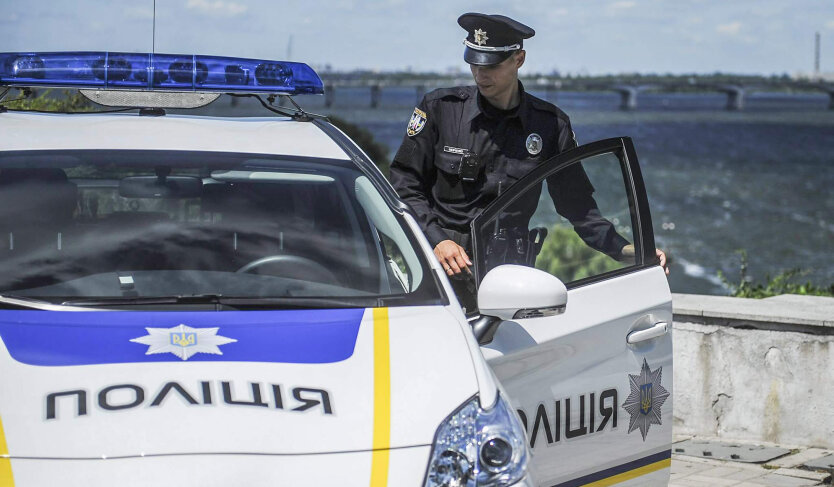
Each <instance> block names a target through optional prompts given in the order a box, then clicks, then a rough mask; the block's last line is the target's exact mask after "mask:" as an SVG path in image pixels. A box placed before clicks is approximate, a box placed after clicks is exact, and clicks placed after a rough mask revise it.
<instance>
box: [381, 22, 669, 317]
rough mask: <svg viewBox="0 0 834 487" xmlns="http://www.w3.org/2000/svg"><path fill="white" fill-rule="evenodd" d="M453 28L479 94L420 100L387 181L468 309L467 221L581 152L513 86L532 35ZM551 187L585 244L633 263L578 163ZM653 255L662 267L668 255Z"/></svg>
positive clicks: (563, 124)
mask: <svg viewBox="0 0 834 487" xmlns="http://www.w3.org/2000/svg"><path fill="white" fill-rule="evenodd" d="M458 24H460V26H461V27H463V28H464V29H465V30H466V32H467V37H466V39H465V40H464V44H465V45H466V48H465V50H464V54H463V58H464V60H465V61H466V62H467V63H469V65H470V69H471V71H472V76H473V77H474V79H475V84H476V86H463V87H455V88H444V89H439V90H435V91H433V92H431V93H428V94H427V95H426V96H425V97H424V98H423V100H422V101H421V102H420V104H419V105H418V106H417V107H416V108H415V109H414V113H413V114H412V115H411V119H410V120H409V123H408V126H407V129H406V136H405V137H404V139H403V142H402V145H401V146H400V148H399V150H398V151H397V153H396V155H395V156H394V160H393V162H392V164H391V182H392V184H393V185H394V188H396V190H397V192H398V194H399V195H400V197H401V198H402V199H403V200H404V201H406V202H407V203H408V204H409V205H410V206H411V208H412V210H413V211H414V212H415V213H416V215H417V217H418V222H419V223H420V225H421V227H422V229H423V232H424V233H425V234H426V237H427V238H428V240H429V243H430V244H431V245H432V246H433V247H434V253H435V255H436V256H437V259H438V260H439V261H440V263H441V265H442V266H443V269H445V270H446V273H447V275H449V276H450V278H452V285H453V287H454V288H455V292H456V293H457V294H458V297H459V298H460V299H461V304H462V305H463V306H464V307H465V308H466V309H467V310H470V311H471V310H473V309H475V308H476V306H475V292H474V290H475V287H474V283H473V282H472V281H471V279H469V278H468V276H469V275H470V274H471V273H470V270H469V266H471V265H472V261H471V260H470V259H469V254H470V253H471V239H470V235H469V233H468V232H469V223H470V222H471V220H472V219H473V218H474V217H475V216H476V215H477V213H479V212H480V211H481V210H482V209H483V208H484V207H486V206H487V205H488V204H489V203H490V202H492V201H493V200H494V199H495V198H496V197H497V196H498V195H499V193H500V192H501V191H502V189H506V188H507V187H508V186H509V185H510V184H512V183H513V182H514V181H515V180H517V179H519V178H520V177H522V176H523V175H524V174H526V173H527V172H529V171H530V170H532V169H533V168H534V167H535V166H536V164H538V163H539V162H542V161H545V160H547V159H549V158H550V157H552V156H554V155H556V154H559V153H560V152H563V151H565V150H569V149H572V148H574V147H576V145H577V144H576V139H575V136H574V133H573V130H572V129H571V124H570V119H569V118H568V116H567V115H566V114H565V113H564V112H563V111H562V110H560V109H559V108H557V107H556V106H554V105H552V104H550V103H548V102H546V101H543V100H540V99H538V98H536V97H534V96H532V95H530V94H529V93H527V92H525V91H524V87H523V86H522V84H521V82H520V81H519V80H518V69H519V68H520V67H521V66H522V65H523V64H524V60H525V56H526V52H525V51H524V49H523V46H524V39H528V38H530V37H532V36H533V35H534V34H535V31H534V30H533V29H531V28H530V27H528V26H526V25H524V24H522V23H520V22H517V21H515V20H513V19H511V18H509V17H505V16H503V15H486V14H480V13H467V14H464V15H461V16H460V18H458ZM551 186H552V187H551ZM548 187H549V188H550V189H551V196H552V197H553V199H554V203H555V204H556V210H557V211H558V212H559V213H560V214H561V215H563V216H565V217H566V218H568V219H569V220H570V221H571V222H572V223H573V225H574V227H575V229H576V231H577V233H579V235H580V236H581V237H582V238H583V240H584V241H585V242H586V243H588V244H589V245H590V246H592V247H594V248H596V249H597V250H601V251H603V252H605V253H607V254H609V255H612V256H614V257H616V258H623V257H629V255H628V254H629V253H631V254H632V255H633V247H632V246H630V245H627V244H628V242H627V241H625V239H623V238H622V237H620V236H619V235H617V234H616V232H615V231H614V229H613V225H611V224H610V222H608V221H607V220H605V219H603V218H602V217H601V215H599V211H598V210H597V209H596V203H595V202H594V200H593V197H592V193H593V187H592V186H591V184H590V182H589V181H588V178H587V176H586V175H585V173H584V170H583V169H582V167H581V165H575V166H573V169H572V171H569V172H568V173H563V174H560V175H559V180H556V181H551V180H548ZM532 210H535V206H533V208H532ZM530 214H532V211H531V212H530ZM527 218H528V219H529V215H528V216H527ZM600 223H602V224H600ZM658 256H659V257H660V258H661V265H663V266H664V267H665V264H666V262H665V255H663V253H662V252H661V251H658ZM667 273H668V270H667Z"/></svg>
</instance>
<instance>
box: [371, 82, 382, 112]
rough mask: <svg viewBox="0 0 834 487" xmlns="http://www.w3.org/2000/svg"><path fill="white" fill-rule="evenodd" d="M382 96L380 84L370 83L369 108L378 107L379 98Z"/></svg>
mask: <svg viewBox="0 0 834 487" xmlns="http://www.w3.org/2000/svg"><path fill="white" fill-rule="evenodd" d="M381 96H382V86H381V85H378V84H377V85H371V108H377V107H379V99H380V98H381Z"/></svg>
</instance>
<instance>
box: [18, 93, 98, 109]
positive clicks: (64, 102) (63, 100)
mask: <svg viewBox="0 0 834 487" xmlns="http://www.w3.org/2000/svg"><path fill="white" fill-rule="evenodd" d="M7 96H8V97H10V98H11V97H12V96H13V95H11V94H9V95H7ZM2 104H3V105H4V106H6V107H8V108H10V109H15V110H36V111H43V112H91V111H93V107H94V104H93V102H91V101H90V100H88V99H87V98H86V97H85V96H84V95H82V94H81V93H79V92H77V91H75V90H61V91H60V92H57V93H56V92H55V90H52V89H48V90H44V91H37V90H31V94H30V95H29V96H27V97H25V98H24V97H23V94H21V96H20V97H18V98H12V100H4V101H3V102H2Z"/></svg>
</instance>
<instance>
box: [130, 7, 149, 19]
mask: <svg viewBox="0 0 834 487" xmlns="http://www.w3.org/2000/svg"><path fill="white" fill-rule="evenodd" d="M123 12H124V16H125V17H127V18H128V19H131V20H149V19H153V9H151V8H147V7H129V8H125V9H124V10H123Z"/></svg>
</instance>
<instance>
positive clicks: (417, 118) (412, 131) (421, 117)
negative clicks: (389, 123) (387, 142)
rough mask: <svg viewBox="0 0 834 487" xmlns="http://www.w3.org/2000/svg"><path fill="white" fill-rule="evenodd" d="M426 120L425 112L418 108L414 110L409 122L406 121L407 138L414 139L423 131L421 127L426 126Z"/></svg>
mask: <svg viewBox="0 0 834 487" xmlns="http://www.w3.org/2000/svg"><path fill="white" fill-rule="evenodd" d="M427 120H428V117H427V116H426V112H424V111H423V110H420V109H419V108H414V113H412V114H411V120H409V121H408V127H407V128H406V133H407V134H408V136H409V137H414V136H415V135H417V134H419V133H420V131H421V130H423V127H425V126H426V121H427Z"/></svg>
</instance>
